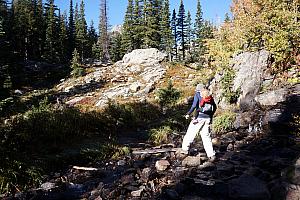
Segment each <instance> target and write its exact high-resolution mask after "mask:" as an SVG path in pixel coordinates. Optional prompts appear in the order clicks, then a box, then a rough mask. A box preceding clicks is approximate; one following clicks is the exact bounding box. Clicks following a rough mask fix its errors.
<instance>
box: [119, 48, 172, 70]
mask: <svg viewBox="0 0 300 200" xmlns="http://www.w3.org/2000/svg"><path fill="white" fill-rule="evenodd" d="M166 56H167V55H166V54H164V53H162V52H160V51H159V50H157V49H155V48H150V49H136V50H133V51H132V52H131V53H128V54H126V55H124V57H123V59H122V60H121V61H119V62H117V63H116V64H115V65H116V66H120V65H123V66H125V67H130V66H134V65H145V66H149V65H154V64H158V63H160V62H161V61H163V60H164V59H165V57H166Z"/></svg>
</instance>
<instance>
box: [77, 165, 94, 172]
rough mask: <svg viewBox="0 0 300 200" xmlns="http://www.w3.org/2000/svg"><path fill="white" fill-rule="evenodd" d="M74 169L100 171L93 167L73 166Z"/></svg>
mask: <svg viewBox="0 0 300 200" xmlns="http://www.w3.org/2000/svg"><path fill="white" fill-rule="evenodd" d="M73 169H77V170H84V171H99V169H97V168H93V167H78V166H73Z"/></svg>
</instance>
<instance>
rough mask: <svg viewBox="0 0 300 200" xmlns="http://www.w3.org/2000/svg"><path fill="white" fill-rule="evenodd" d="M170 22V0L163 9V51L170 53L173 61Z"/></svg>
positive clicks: (166, 1) (167, 0)
mask: <svg viewBox="0 0 300 200" xmlns="http://www.w3.org/2000/svg"><path fill="white" fill-rule="evenodd" d="M170 23H171V21H170V4H169V0H165V1H164V6H163V9H162V20H161V33H162V37H161V49H163V50H165V51H166V52H168V53H169V59H170V60H171V53H172V30H171V24H170Z"/></svg>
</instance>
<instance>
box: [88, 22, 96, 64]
mask: <svg viewBox="0 0 300 200" xmlns="http://www.w3.org/2000/svg"><path fill="white" fill-rule="evenodd" d="M97 40H98V35H97V33H96V30H95V27H94V22H93V21H91V23H90V27H89V29H88V49H87V53H86V54H87V56H88V57H89V58H97V57H94V56H93V45H94V44H96V43H97Z"/></svg>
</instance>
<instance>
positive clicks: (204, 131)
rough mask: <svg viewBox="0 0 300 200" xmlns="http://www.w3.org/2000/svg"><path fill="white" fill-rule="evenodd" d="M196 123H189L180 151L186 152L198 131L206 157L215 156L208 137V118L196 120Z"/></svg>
mask: <svg viewBox="0 0 300 200" xmlns="http://www.w3.org/2000/svg"><path fill="white" fill-rule="evenodd" d="M197 120H198V123H194V120H192V121H191V123H190V125H189V128H188V130H187V132H186V134H185V136H184V138H183V142H182V150H185V151H188V150H189V147H190V145H191V143H192V142H193V141H194V139H195V137H196V135H197V133H198V132H199V131H200V135H201V139H202V143H203V146H204V149H205V152H206V155H207V157H212V156H214V155H215V151H214V149H213V145H212V142H211V137H210V130H209V123H210V118H197Z"/></svg>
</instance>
